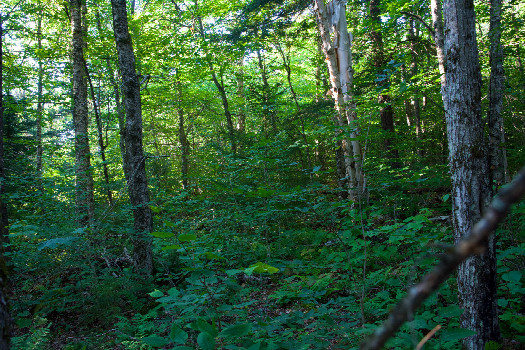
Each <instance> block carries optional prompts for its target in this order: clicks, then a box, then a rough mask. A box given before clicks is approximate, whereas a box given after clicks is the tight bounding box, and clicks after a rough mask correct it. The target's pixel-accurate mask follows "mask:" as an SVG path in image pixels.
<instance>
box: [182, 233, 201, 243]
mask: <svg viewBox="0 0 525 350" xmlns="http://www.w3.org/2000/svg"><path fill="white" fill-rule="evenodd" d="M178 238H179V241H181V242H190V241H194V240H196V239H197V236H196V235H194V234H192V233H183V234H182V235H179V237H178Z"/></svg>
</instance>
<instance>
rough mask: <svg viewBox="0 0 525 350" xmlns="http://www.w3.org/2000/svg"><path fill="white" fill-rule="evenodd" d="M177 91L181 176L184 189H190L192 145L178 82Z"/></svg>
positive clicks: (180, 86) (177, 82)
mask: <svg viewBox="0 0 525 350" xmlns="http://www.w3.org/2000/svg"><path fill="white" fill-rule="evenodd" d="M175 84H176V87H175V88H176V90H177V114H178V117H179V143H180V150H181V175H182V189H184V190H187V189H188V188H189V180H188V172H189V155H190V143H189V142H188V137H187V135H186V129H185V127H184V109H183V108H182V97H183V96H182V83H181V82H180V81H179V80H177V81H176V82H175Z"/></svg>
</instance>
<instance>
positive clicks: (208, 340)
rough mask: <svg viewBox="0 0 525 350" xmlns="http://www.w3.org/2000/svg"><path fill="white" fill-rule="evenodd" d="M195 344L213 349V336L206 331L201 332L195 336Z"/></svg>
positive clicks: (209, 349) (206, 349) (207, 349)
mask: <svg viewBox="0 0 525 350" xmlns="http://www.w3.org/2000/svg"><path fill="white" fill-rule="evenodd" d="M197 344H199V346H200V347H201V348H203V349H204V350H214V349H215V338H214V337H213V336H212V335H211V334H210V333H208V332H201V333H200V334H199V336H198V337H197Z"/></svg>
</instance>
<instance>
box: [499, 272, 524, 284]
mask: <svg viewBox="0 0 525 350" xmlns="http://www.w3.org/2000/svg"><path fill="white" fill-rule="evenodd" d="M501 278H503V279H504V280H505V281H507V282H516V283H517V282H519V281H520V280H521V272H520V271H509V272H507V273H505V274H503V276H501Z"/></svg>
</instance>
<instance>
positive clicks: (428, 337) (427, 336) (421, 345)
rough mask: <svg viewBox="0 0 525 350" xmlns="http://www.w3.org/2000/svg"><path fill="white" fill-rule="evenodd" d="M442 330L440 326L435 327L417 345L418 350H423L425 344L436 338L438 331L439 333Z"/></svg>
mask: <svg viewBox="0 0 525 350" xmlns="http://www.w3.org/2000/svg"><path fill="white" fill-rule="evenodd" d="M440 329H441V325H440V324H438V325H437V326H435V327H434V328H433V329H432V330H431V331H430V332H428V334H427V335H425V336H424V337H423V339H421V341H420V342H419V343H417V346H416V350H421V349H422V348H423V345H425V343H426V342H427V341H428V340H429V339H430V338H432V337H433V336H434V334H436V333H437V331H439V330H440Z"/></svg>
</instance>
